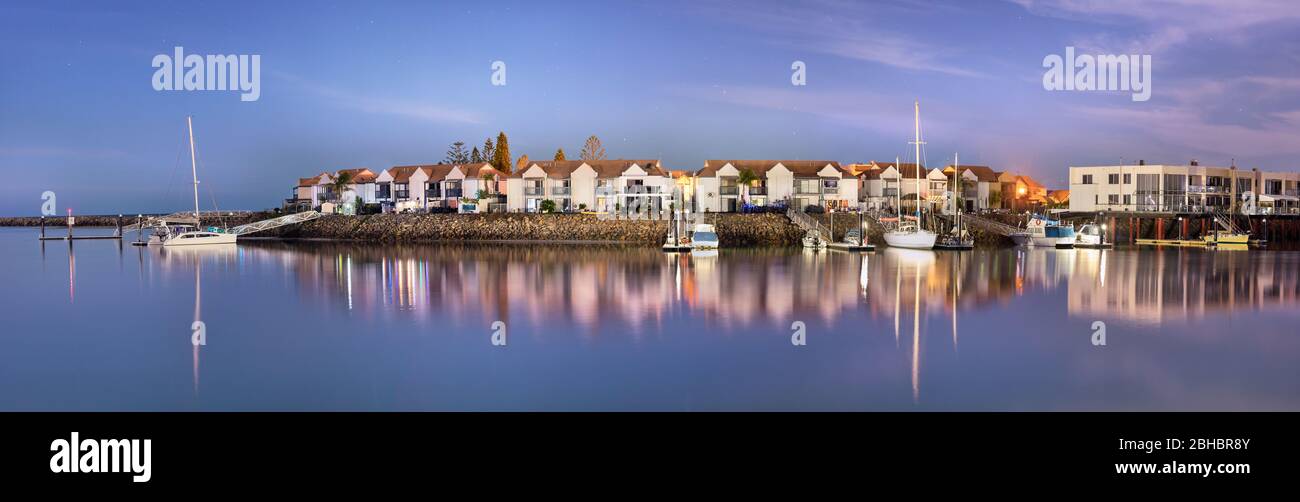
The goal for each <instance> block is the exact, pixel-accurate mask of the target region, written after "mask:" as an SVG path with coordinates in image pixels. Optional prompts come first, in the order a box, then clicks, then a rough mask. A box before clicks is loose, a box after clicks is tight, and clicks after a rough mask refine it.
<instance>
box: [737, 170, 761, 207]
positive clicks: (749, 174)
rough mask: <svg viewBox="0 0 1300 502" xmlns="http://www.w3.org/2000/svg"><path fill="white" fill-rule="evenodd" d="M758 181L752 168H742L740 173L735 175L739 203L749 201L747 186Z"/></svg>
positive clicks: (742, 203)
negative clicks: (738, 186)
mask: <svg viewBox="0 0 1300 502" xmlns="http://www.w3.org/2000/svg"><path fill="white" fill-rule="evenodd" d="M755 181H758V175H756V174H754V171H753V170H750V169H742V170H741V171H740V175H739V176H736V184H738V185H740V190H741V192H740V202H741V205H744V204H747V203H748V202H749V186H750V185H751V184H753V183H754V182H755Z"/></svg>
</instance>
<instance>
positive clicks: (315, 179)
mask: <svg viewBox="0 0 1300 502" xmlns="http://www.w3.org/2000/svg"><path fill="white" fill-rule="evenodd" d="M333 183H334V176H332V175H330V173H320V174H317V175H316V176H312V177H310V178H298V186H297V187H296V188H294V199H292V200H288V201H285V202H286V203H289V202H292V203H299V204H307V205H309V206H310V207H313V208H315V207H318V206H320V205H321V204H323V203H325V202H330V201H332V200H334V191H333V188H332V187H333Z"/></svg>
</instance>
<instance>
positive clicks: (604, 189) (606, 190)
mask: <svg viewBox="0 0 1300 502" xmlns="http://www.w3.org/2000/svg"><path fill="white" fill-rule="evenodd" d="M614 194H615V192H614V187H612V186H609V185H603V186H598V187H596V195H614Z"/></svg>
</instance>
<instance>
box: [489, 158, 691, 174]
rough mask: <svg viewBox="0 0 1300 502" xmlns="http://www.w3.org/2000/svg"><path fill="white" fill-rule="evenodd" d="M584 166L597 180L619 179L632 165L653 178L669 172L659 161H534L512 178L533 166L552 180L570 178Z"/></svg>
mask: <svg viewBox="0 0 1300 502" xmlns="http://www.w3.org/2000/svg"><path fill="white" fill-rule="evenodd" d="M583 164H586V165H589V166H591V168H592V169H594V170H595V171H596V177H597V178H617V177H619V176H621V175H622V174H623V171H626V170H627V169H628V168H629V167H632V164H636V165H638V166H641V168H642V169H645V171H646V174H649V175H651V176H668V172H667V171H665V170H664V169H663V166H661V165H660V164H659V161H658V160H647V159H639V160H638V159H610V160H533V161H529V162H528V166H527V167H522V168H519V169H515V172H514V173H513V174H511V175H510V177H511V178H522V177H523V175H524V171H527V170H528V169H531V168H532V166H533V165H536V166H537V167H540V168H542V170H543V171H545V172H546V175H547V176H548V177H551V178H568V177H569V176H571V175H573V172H574V171H576V170H578V168H579V167H582V165H583Z"/></svg>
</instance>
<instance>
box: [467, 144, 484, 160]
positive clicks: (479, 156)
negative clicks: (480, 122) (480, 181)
mask: <svg viewBox="0 0 1300 502" xmlns="http://www.w3.org/2000/svg"><path fill="white" fill-rule="evenodd" d="M469 161H470V162H472V163H475V164H478V163H481V162H483V154H481V153H478V147H477V146H476V147H474V150H473V151H471V152H469Z"/></svg>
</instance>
